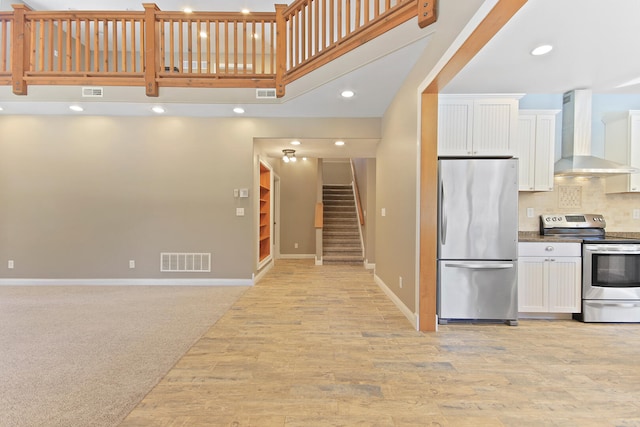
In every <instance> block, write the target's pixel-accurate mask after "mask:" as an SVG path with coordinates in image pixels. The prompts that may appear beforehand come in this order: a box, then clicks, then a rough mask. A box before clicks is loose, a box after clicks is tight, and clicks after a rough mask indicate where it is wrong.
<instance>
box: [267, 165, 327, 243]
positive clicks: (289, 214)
mask: <svg viewBox="0 0 640 427" xmlns="http://www.w3.org/2000/svg"><path fill="white" fill-rule="evenodd" d="M277 161H278V162H279V163H281V164H280V173H279V175H280V182H281V186H280V225H281V233H280V253H281V254H282V255H295V254H307V255H313V254H315V253H316V229H315V227H314V221H315V208H316V196H317V195H316V180H317V175H318V160H317V159H312V158H308V159H307V160H302V159H299V160H298V161H297V162H295V163H284V162H282V160H281V159H280V160H277ZM296 243H297V244H298V247H297V248H296V247H295V244H296Z"/></svg>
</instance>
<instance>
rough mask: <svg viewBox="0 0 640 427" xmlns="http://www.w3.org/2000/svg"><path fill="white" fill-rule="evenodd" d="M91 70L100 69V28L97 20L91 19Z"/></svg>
mask: <svg viewBox="0 0 640 427" xmlns="http://www.w3.org/2000/svg"><path fill="white" fill-rule="evenodd" d="M93 52H94V54H93V70H92V71H96V72H97V71H100V55H99V54H98V53H99V52H100V28H99V26H98V20H97V19H94V20H93Z"/></svg>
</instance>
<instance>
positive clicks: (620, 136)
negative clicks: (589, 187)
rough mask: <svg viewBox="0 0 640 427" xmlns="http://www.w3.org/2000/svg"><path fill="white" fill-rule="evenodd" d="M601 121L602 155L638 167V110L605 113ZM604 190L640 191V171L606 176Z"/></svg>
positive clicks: (639, 121) (639, 120) (619, 191)
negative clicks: (602, 133) (602, 128)
mask: <svg viewBox="0 0 640 427" xmlns="http://www.w3.org/2000/svg"><path fill="white" fill-rule="evenodd" d="M602 121H603V122H604V124H605V133H604V157H605V158H606V159H607V160H612V161H614V162H618V163H623V164H625V165H629V166H633V167H635V168H639V169H640V110H630V111H627V112H625V113H620V114H611V115H607V116H605V117H604V118H603V120H602ZM605 192H607V193H634V192H640V173H632V174H626V175H616V176H610V177H607V178H606V180H605Z"/></svg>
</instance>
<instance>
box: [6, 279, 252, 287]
mask: <svg viewBox="0 0 640 427" xmlns="http://www.w3.org/2000/svg"><path fill="white" fill-rule="evenodd" d="M253 283H254V281H253V280H252V279H137V278H136V279H0V286H252V285H253Z"/></svg>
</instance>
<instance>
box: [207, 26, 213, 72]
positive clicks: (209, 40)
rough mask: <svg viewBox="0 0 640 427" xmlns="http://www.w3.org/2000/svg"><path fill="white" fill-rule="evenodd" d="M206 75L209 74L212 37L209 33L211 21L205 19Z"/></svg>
mask: <svg viewBox="0 0 640 427" xmlns="http://www.w3.org/2000/svg"><path fill="white" fill-rule="evenodd" d="M206 26H207V73H209V74H211V37H213V33H212V32H211V21H210V20H209V19H207V21H206Z"/></svg>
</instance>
